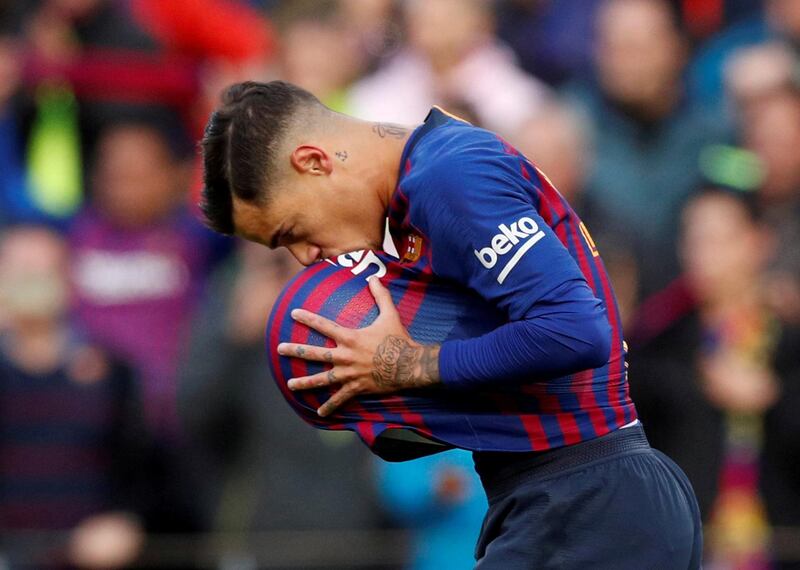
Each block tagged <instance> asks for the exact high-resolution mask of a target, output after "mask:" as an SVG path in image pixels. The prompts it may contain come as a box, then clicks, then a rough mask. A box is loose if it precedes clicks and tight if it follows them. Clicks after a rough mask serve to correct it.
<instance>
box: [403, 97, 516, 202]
mask: <svg viewBox="0 0 800 570" xmlns="http://www.w3.org/2000/svg"><path fill="white" fill-rule="evenodd" d="M409 145H410V149H409V151H408V152H407V153H406V156H405V157H404V160H405V164H404V165H403V167H404V176H403V180H402V186H403V188H404V190H406V191H407V192H408V193H412V194H413V192H414V190H415V189H421V190H422V192H424V193H425V194H426V195H427V196H431V192H435V193H436V194H439V193H448V191H452V192H456V193H457V194H459V195H462V196H463V194H464V192H468V191H469V188H470V186H471V185H473V184H476V183H477V182H478V179H479V178H480V176H476V175H480V174H488V173H490V172H491V171H492V170H493V169H496V168H502V167H503V161H504V158H505V157H504V142H503V140H502V139H501V138H500V137H499V136H498V135H497V134H495V133H493V132H491V131H488V130H486V129H482V128H479V127H476V126H473V125H471V124H469V123H468V122H466V121H464V120H462V119H459V118H458V117H455V116H453V115H450V114H449V113H447V112H446V111H444V110H443V109H441V108H438V107H434V108H433V109H432V110H431V112H430V114H429V115H428V118H427V119H426V121H425V123H424V124H423V125H422V126H421V127H419V128H418V130H417V131H416V132H415V133H414V135H412V139H411V141H410V143H409Z"/></svg>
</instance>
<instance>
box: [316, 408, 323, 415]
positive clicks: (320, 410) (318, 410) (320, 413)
mask: <svg viewBox="0 0 800 570" xmlns="http://www.w3.org/2000/svg"><path fill="white" fill-rule="evenodd" d="M317 415H318V416H322V408H318V409H317Z"/></svg>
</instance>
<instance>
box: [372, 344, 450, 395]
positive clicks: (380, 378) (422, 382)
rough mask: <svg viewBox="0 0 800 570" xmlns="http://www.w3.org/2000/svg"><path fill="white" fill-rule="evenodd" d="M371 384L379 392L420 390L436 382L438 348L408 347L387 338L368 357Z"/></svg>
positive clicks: (411, 345)
mask: <svg viewBox="0 0 800 570" xmlns="http://www.w3.org/2000/svg"><path fill="white" fill-rule="evenodd" d="M372 364H373V366H374V370H373V371H372V378H373V380H374V381H375V384H377V385H378V386H381V387H383V388H394V389H403V388H422V387H424V386H431V385H432V384H437V383H438V382H439V346H438V345H432V346H423V345H419V344H412V343H410V342H408V341H407V340H406V339H404V338H402V337H399V336H394V335H389V336H387V337H386V338H385V339H383V342H381V343H380V344H379V345H378V348H377V349H376V350H375V355H374V356H373V357H372Z"/></svg>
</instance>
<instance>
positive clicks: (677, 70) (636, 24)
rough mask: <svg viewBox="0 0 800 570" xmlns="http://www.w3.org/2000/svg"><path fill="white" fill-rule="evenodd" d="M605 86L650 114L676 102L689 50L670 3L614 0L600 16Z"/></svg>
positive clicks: (601, 67) (624, 102) (599, 49)
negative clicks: (686, 48) (676, 25)
mask: <svg viewBox="0 0 800 570" xmlns="http://www.w3.org/2000/svg"><path fill="white" fill-rule="evenodd" d="M597 26H598V30H597V32H598V33H597V41H598V45H597V67H598V75H599V80H600V83H601V86H602V88H603V90H604V91H605V92H606V94H607V95H608V96H609V97H610V98H611V99H613V100H615V101H617V102H618V103H620V104H622V105H625V106H628V107H631V108H634V109H636V110H637V111H639V112H641V113H644V114H648V115H649V114H656V115H658V114H660V112H662V108H661V107H662V106H664V105H669V106H668V107H667V108H666V111H668V110H669V108H671V106H672V104H673V103H672V100H673V99H674V97H675V95H676V94H677V93H679V90H680V74H681V70H682V68H683V64H684V60H685V55H684V50H685V48H684V43H683V40H682V38H681V36H680V35H679V33H678V31H677V29H676V27H675V22H674V20H673V16H672V14H671V13H670V9H669V7H668V6H667V5H666V4H665V3H664V2H662V1H660V0H610V1H609V2H607V3H606V4H604V6H603V8H602V9H601V10H600V12H599V14H598V20H597Z"/></svg>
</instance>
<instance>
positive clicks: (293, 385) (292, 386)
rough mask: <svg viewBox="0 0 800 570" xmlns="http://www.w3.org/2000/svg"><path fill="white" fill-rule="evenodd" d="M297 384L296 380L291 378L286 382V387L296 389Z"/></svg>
mask: <svg viewBox="0 0 800 570" xmlns="http://www.w3.org/2000/svg"><path fill="white" fill-rule="evenodd" d="M295 384H296V382H295V381H294V380H289V381H288V382H287V383H286V387H287V388H289V390H294V387H295Z"/></svg>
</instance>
